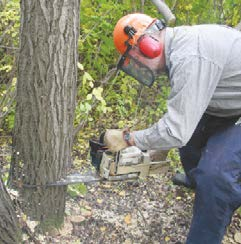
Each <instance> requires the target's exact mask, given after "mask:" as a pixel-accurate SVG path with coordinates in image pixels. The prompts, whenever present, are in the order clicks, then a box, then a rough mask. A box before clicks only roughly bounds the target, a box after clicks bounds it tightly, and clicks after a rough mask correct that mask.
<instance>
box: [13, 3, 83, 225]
mask: <svg viewBox="0 0 241 244" xmlns="http://www.w3.org/2000/svg"><path fill="white" fill-rule="evenodd" d="M79 11H80V9H79V0H59V1H45V0H36V1H32V0H24V1H21V28H20V50H19V62H18V83H17V96H16V111H15V127H14V133H13V155H12V165H11V177H10V182H11V184H13V185H15V186H18V187H20V191H21V196H22V206H23V208H24V210H25V212H26V213H27V215H28V216H30V217H31V218H32V219H35V220H41V222H42V223H44V225H46V224H50V225H53V224H54V225H59V224H60V223H61V222H62V220H63V215H64V208H65V191H66V187H47V185H48V183H53V182H56V181H57V180H60V179H61V177H64V176H65V174H66V166H67V164H70V163H71V150H72V138H73V119H74V109H75V92H76V79H77V60H78V58H77V46H78V45H77V43H78V37H79ZM37 186H38V187H37Z"/></svg>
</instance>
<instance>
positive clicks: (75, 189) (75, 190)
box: [67, 183, 87, 198]
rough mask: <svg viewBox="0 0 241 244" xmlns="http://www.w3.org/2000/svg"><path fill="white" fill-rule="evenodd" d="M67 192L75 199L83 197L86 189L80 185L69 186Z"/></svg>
mask: <svg viewBox="0 0 241 244" xmlns="http://www.w3.org/2000/svg"><path fill="white" fill-rule="evenodd" d="M67 192H68V194H69V195H70V196H71V197H72V198H76V197H78V196H80V195H85V194H86V193H87V188H86V186H85V185H84V184H82V183H80V184H75V185H69V186H68V189H67Z"/></svg>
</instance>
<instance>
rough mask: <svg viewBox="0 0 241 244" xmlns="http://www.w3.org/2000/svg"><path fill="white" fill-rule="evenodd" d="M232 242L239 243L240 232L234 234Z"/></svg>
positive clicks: (240, 240)
mask: <svg viewBox="0 0 241 244" xmlns="http://www.w3.org/2000/svg"><path fill="white" fill-rule="evenodd" d="M234 240H235V241H236V242H237V243H241V233H240V232H238V233H235V234H234Z"/></svg>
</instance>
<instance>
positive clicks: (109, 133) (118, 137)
mask: <svg viewBox="0 0 241 244" xmlns="http://www.w3.org/2000/svg"><path fill="white" fill-rule="evenodd" d="M126 132H127V131H126V130H124V131H123V130H116V129H109V130H106V132H105V136H104V143H105V145H106V147H108V150H110V151H111V152H118V151H120V150H122V149H124V148H126V147H128V146H130V145H128V144H127V141H126V140H125V139H124V137H125V135H126Z"/></svg>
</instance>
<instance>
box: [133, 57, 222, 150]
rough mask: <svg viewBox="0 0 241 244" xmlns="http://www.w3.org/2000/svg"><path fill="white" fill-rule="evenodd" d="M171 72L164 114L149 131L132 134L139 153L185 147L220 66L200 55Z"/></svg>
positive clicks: (186, 60)
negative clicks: (147, 150) (139, 150)
mask: <svg viewBox="0 0 241 244" xmlns="http://www.w3.org/2000/svg"><path fill="white" fill-rule="evenodd" d="M172 70H174V72H172ZM172 70H171V76H170V77H171V84H172V89H171V93H170V96H169V99H168V103H167V113H166V114H165V115H164V116H163V118H161V119H160V120H159V121H158V122H157V123H156V124H154V125H153V126H152V127H150V128H149V129H145V130H140V131H135V132H134V133H133V136H134V141H135V144H136V146H137V147H139V148H140V149H142V150H146V149H163V150H165V149H170V148H174V147H182V146H184V145H185V144H186V143H187V142H188V141H189V139H190V138H191V136H192V134H193V132H194V130H195V128H196V126H197V124H198V122H199V120H200V119H201V117H202V115H203V113H204V112H205V110H206V109H207V107H208V104H209V102H210V100H211V98H212V96H213V93H214V91H215V88H216V86H217V84H218V82H219V80H220V77H221V74H222V67H220V66H219V65H218V64H216V63H215V62H213V61H211V60H207V59H205V58H202V57H199V56H191V57H188V58H186V59H185V60H184V61H183V62H181V63H179V64H177V65H176V66H172Z"/></svg>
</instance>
